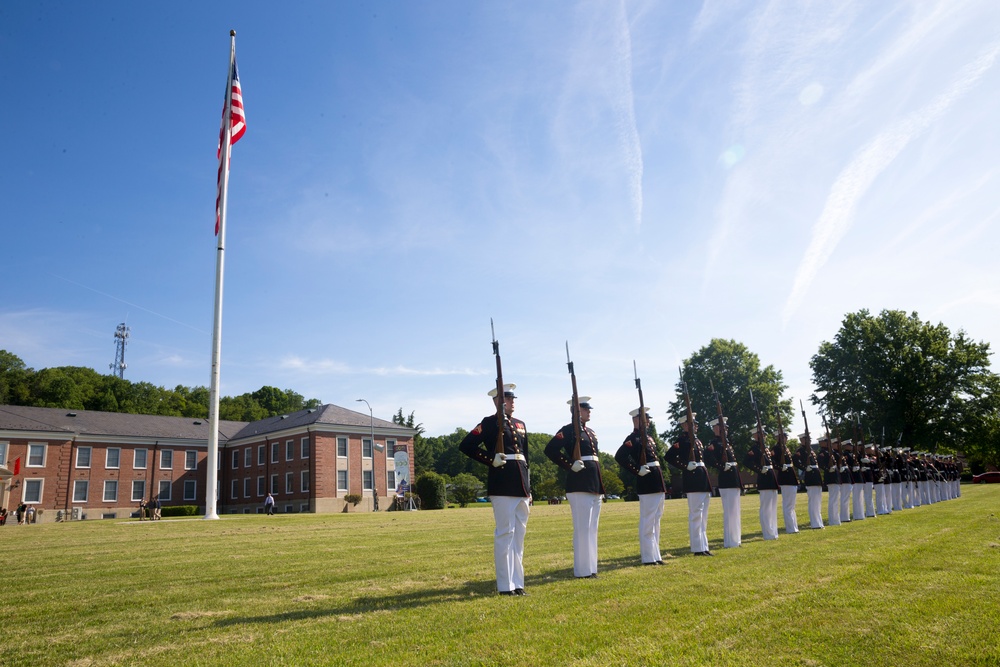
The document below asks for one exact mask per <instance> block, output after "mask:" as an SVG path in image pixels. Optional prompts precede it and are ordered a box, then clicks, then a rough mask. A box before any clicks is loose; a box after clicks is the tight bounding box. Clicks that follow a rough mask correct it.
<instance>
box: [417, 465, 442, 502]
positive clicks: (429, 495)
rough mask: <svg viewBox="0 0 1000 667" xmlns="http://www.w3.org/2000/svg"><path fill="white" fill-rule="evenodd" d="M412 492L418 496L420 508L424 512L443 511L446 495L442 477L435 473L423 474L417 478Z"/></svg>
mask: <svg viewBox="0 0 1000 667" xmlns="http://www.w3.org/2000/svg"><path fill="white" fill-rule="evenodd" d="M413 490H414V491H416V492H417V495H418V496H420V507H421V508H423V509H425V510H443V509H444V506H445V504H446V503H445V500H446V493H445V482H444V477H442V476H441V475H439V474H437V473H436V472H425V473H424V474H422V475H421V476H420V477H418V478H417V483H416V484H414V485H413Z"/></svg>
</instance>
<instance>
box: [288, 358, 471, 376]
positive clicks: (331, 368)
mask: <svg viewBox="0 0 1000 667" xmlns="http://www.w3.org/2000/svg"><path fill="white" fill-rule="evenodd" d="M279 368H281V369H282V370H290V371H295V372H296V373H302V374H305V375H373V376H379V377H400V376H407V377H435V376H455V375H460V376H479V375H485V374H486V373H485V372H484V371H482V370H475V369H470V368H409V367H407V366H401V365H397V366H374V367H363V366H351V365H350V364H346V363H344V362H342V361H338V360H336V359H315V360H311V359H304V358H302V357H294V356H293V357H285V358H284V359H283V360H282V361H281V362H280V364H279Z"/></svg>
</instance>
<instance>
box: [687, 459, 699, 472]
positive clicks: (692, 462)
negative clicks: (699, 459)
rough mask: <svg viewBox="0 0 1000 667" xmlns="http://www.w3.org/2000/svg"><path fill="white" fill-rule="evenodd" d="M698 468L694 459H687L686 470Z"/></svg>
mask: <svg viewBox="0 0 1000 667" xmlns="http://www.w3.org/2000/svg"><path fill="white" fill-rule="evenodd" d="M697 468H698V464H697V463H696V462H695V461H688V470H695V469H697Z"/></svg>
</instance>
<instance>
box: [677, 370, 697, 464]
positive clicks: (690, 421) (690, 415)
mask: <svg viewBox="0 0 1000 667" xmlns="http://www.w3.org/2000/svg"><path fill="white" fill-rule="evenodd" d="M677 372H678V374H679V375H680V376H681V386H682V387H683V388H684V404H685V406H686V407H687V425H688V435H689V436H690V440H691V449H690V450H689V451H688V463H692V462H693V461H694V459H695V455H694V454H695V451H694V449H695V444H694V443H695V442H696V440H697V438H698V434H697V433H696V432H695V425H694V411H693V410H692V409H691V394H689V393H688V383H687V382H686V381H685V380H684V371H683V370H682V369H681V367H680V366H678V367H677Z"/></svg>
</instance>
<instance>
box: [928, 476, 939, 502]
mask: <svg viewBox="0 0 1000 667" xmlns="http://www.w3.org/2000/svg"><path fill="white" fill-rule="evenodd" d="M939 491H940V489H939V488H938V483H937V482H936V481H934V482H931V488H930V491H929V493H930V496H931V502H932V503H936V502H938V501H939V500H941V494H940V493H939Z"/></svg>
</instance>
